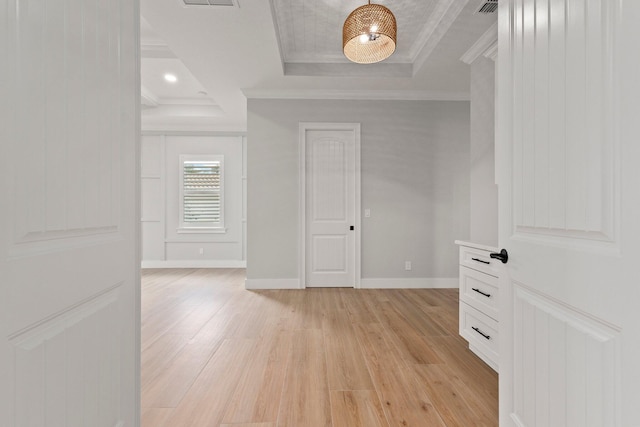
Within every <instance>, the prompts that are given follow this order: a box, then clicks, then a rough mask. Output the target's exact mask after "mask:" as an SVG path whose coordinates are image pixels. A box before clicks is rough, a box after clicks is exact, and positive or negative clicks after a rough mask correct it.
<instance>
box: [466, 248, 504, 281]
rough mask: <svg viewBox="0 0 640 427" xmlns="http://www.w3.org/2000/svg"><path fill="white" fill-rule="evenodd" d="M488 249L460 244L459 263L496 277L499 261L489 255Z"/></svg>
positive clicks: (498, 270)
mask: <svg viewBox="0 0 640 427" xmlns="http://www.w3.org/2000/svg"><path fill="white" fill-rule="evenodd" d="M490 253H491V252H489V251H483V250H481V249H474V248H469V247H467V246H460V265H463V266H465V267H469V268H472V269H474V270H477V271H481V272H483V273H486V274H490V275H491V276H495V277H498V273H499V272H500V268H501V266H500V265H501V264H502V263H501V262H500V261H499V260H497V259H492V258H490V257H489V254H490Z"/></svg>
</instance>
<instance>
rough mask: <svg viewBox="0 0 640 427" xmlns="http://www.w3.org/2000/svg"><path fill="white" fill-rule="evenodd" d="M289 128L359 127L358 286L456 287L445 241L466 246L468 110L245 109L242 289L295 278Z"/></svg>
mask: <svg viewBox="0 0 640 427" xmlns="http://www.w3.org/2000/svg"><path fill="white" fill-rule="evenodd" d="M299 122H350V123H361V160H362V210H363V213H364V209H371V218H362V277H363V278H432V277H433V278H439V277H457V275H458V254H457V247H456V246H455V245H454V243H453V241H454V240H455V239H468V237H469V183H470V176H469V132H470V131H469V102H462V101H456V102H444V101H339V100H258V99H250V100H249V101H248V135H247V161H248V167H247V170H248V172H249V176H248V189H247V195H248V205H247V221H248V231H247V237H248V241H247V277H248V278H249V279H279V278H282V279H284V278H291V279H292V278H297V277H298V191H299V190H298V173H299V169H298V168H299V166H298V144H299V142H298V138H299V136H298V125H299ZM405 260H410V261H412V263H413V269H412V271H405V270H404V262H405Z"/></svg>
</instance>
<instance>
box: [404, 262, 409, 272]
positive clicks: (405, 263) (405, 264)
mask: <svg viewBox="0 0 640 427" xmlns="http://www.w3.org/2000/svg"><path fill="white" fill-rule="evenodd" d="M404 269H405V270H407V271H409V270H411V261H405V262H404Z"/></svg>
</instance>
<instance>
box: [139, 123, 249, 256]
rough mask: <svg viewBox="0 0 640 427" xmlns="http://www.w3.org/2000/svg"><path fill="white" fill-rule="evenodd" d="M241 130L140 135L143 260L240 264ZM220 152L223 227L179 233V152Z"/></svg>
mask: <svg viewBox="0 0 640 427" xmlns="http://www.w3.org/2000/svg"><path fill="white" fill-rule="evenodd" d="M245 143H246V138H245V137H244V136H242V135H218V134H207V133H202V134H197V135H196V134H173V133H151V132H149V133H146V134H144V135H143V137H142V156H141V157H142V215H141V216H142V218H141V220H142V266H143V267H150V268H151V267H171V268H179V267H212V268H213V267H244V265H245V261H244V260H245V249H244V248H245V244H244V242H245V235H246V233H245V229H246V220H245V218H246V214H245V205H246V203H245V196H244V195H245V190H244V189H245V185H246V184H245V181H246V173H245V161H244V160H243V158H244V152H245V149H244V147H245ZM183 154H188V155H192V154H203V155H212V154H213V155H223V156H224V215H225V228H226V232H225V233H192V232H190V233H180V232H179V230H178V228H179V218H180V212H179V210H180V203H179V185H180V182H179V181H180V156H181V155H183Z"/></svg>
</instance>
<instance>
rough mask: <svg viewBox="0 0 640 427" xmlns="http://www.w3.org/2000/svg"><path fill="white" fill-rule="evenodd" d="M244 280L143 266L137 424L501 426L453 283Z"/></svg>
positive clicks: (238, 272) (494, 383)
mask: <svg viewBox="0 0 640 427" xmlns="http://www.w3.org/2000/svg"><path fill="white" fill-rule="evenodd" d="M244 279H245V276H244V270H242V269H162V270H160V269H158V270H155V269H149V270H143V274H142V426H143V427H192V426H193V427H316V426H317V427H395V426H402V427H406V426H417V427H422V426H425V427H426V426H434V427H437V426H448V427H451V426H464V427H470V426H497V425H498V421H497V420H498V377H497V375H496V373H495V372H494V371H492V370H491V369H490V368H489V367H487V366H486V365H485V364H484V363H483V362H482V361H481V360H480V359H478V358H477V357H476V356H475V355H474V354H473V353H471V352H470V351H469V349H468V348H467V343H466V342H465V341H464V340H463V339H462V338H460V337H459V335H458V290H457V289H414V290H368V289H361V290H355V289H344V288H342V289H307V290H270V291H247V290H245V289H244Z"/></svg>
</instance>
